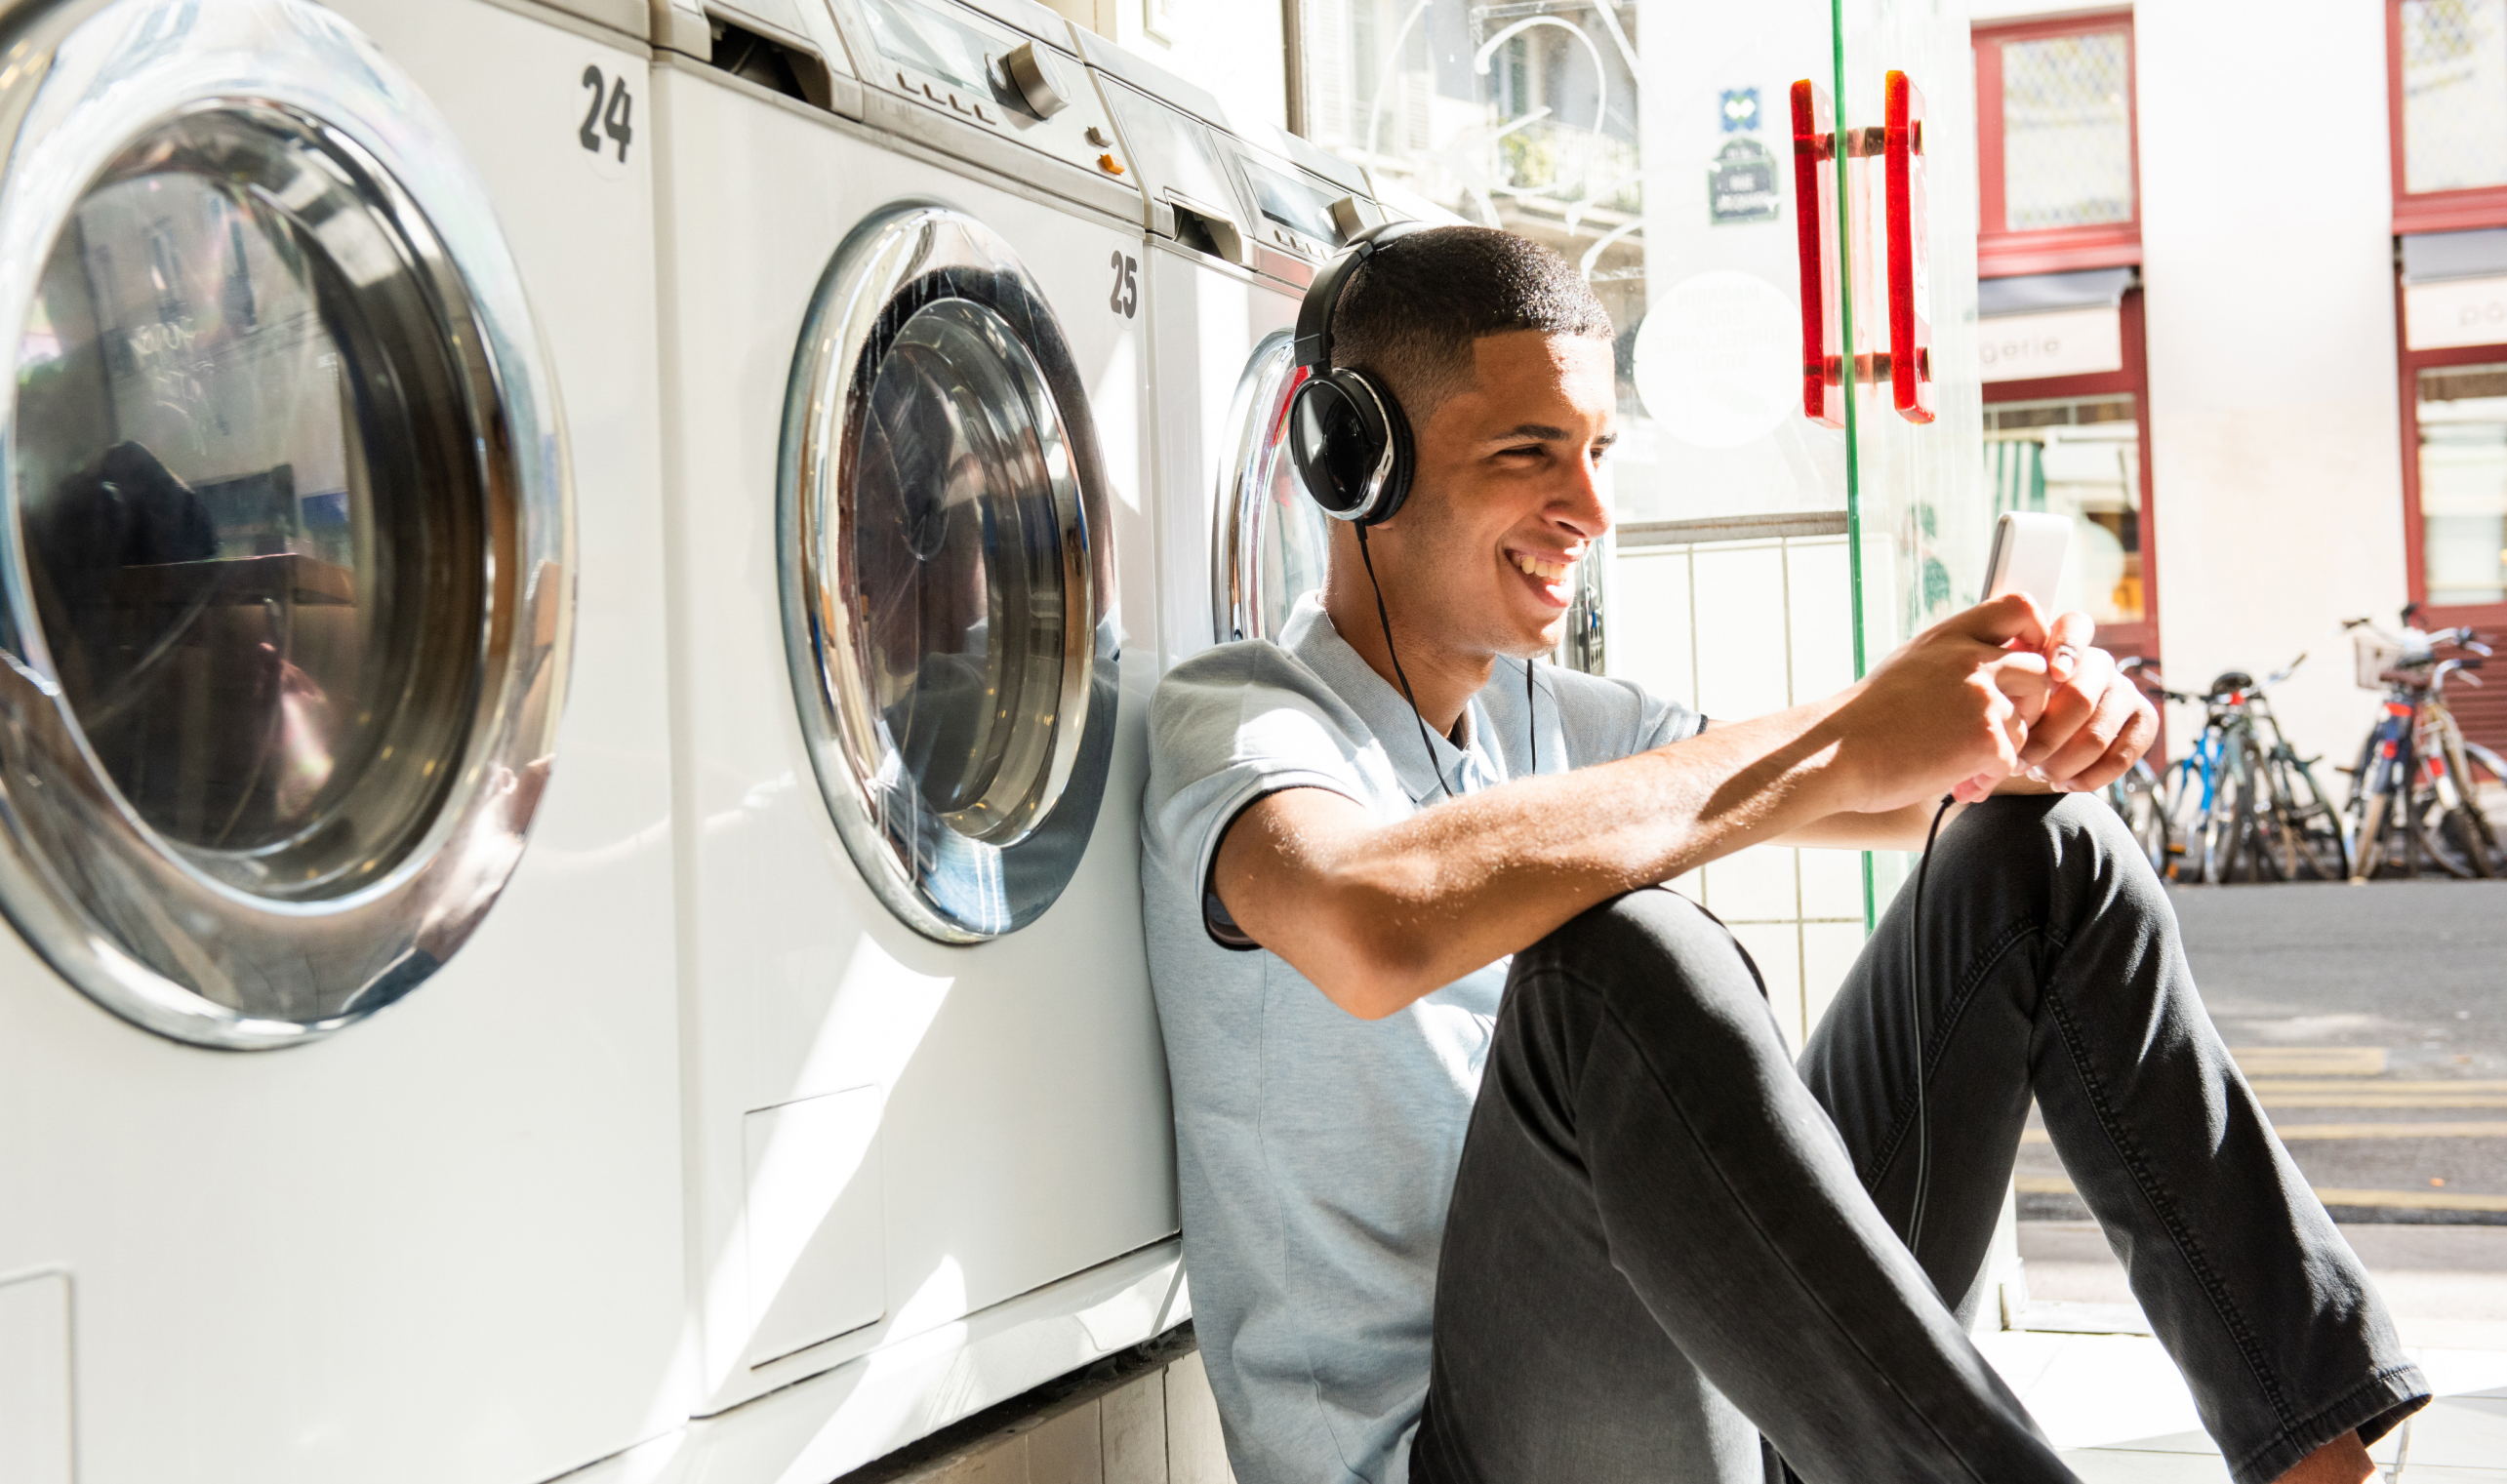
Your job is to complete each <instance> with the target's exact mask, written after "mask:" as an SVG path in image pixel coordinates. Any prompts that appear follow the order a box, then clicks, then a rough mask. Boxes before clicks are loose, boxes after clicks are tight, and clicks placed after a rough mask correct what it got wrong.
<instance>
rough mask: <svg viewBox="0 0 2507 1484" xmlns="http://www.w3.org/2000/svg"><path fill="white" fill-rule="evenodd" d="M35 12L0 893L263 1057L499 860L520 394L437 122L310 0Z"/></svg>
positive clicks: (540, 755)
mask: <svg viewBox="0 0 2507 1484" xmlns="http://www.w3.org/2000/svg"><path fill="white" fill-rule="evenodd" d="M61 27H69V28H70V29H69V30H68V32H67V34H61V35H57V36H55V37H51V38H47V39H50V40H53V41H54V42H55V44H56V47H57V50H56V52H55V61H54V65H53V66H52V67H51V69H50V70H49V73H47V72H46V71H45V70H44V69H40V68H38V69H32V70H33V71H34V73H35V75H36V76H39V77H43V78H44V81H43V83H42V84H41V88H40V91H38V92H35V93H34V94H33V95H32V96H31V97H30V98H29V97H26V96H23V95H20V96H19V97H17V98H14V99H12V98H10V97H8V96H7V95H8V94H9V91H10V86H9V84H8V82H7V81H6V79H5V78H0V103H9V104H14V105H15V106H16V107H19V108H22V109H23V110H24V111H23V120H24V121H23V123H22V125H21V126H20V134H19V141H20V142H19V146H18V152H17V155H16V157H15V158H14V160H13V163H12V168H11V173H10V176H9V179H8V180H6V181H5V182H0V240H8V241H12V242H23V243H29V244H32V245H33V246H34V247H35V251H34V252H32V253H30V254H28V255H24V256H23V257H22V258H13V259H11V260H7V261H0V314H5V315H8V316H14V325H15V343H16V344H17V345H18V346H19V354H18V360H17V369H16V375H15V376H14V377H13V378H12V379H11V380H10V381H9V382H8V383H7V395H8V397H9V398H10V399H11V406H10V408H9V410H8V419H7V427H8V446H7V449H6V468H7V473H8V486H7V491H8V500H9V510H8V518H9V519H10V520H11V521H12V522H14V534H15V536H16V538H17V540H16V542H15V546H16V551H15V557H14V562H15V566H14V570H11V571H8V572H7V573H6V574H5V575H6V579H7V581H6V582H5V583H0V601H5V605H6V607H7V609H8V610H9V612H8V614H7V616H6V617H7V619H8V620H9V622H8V623H7V624H6V625H5V627H0V648H5V649H6V650H8V651H9V653H7V654H6V655H0V769H5V770H6V774H5V776H6V777H7V779H8V795H9V799H10V803H11V806H12V807H11V808H10V810H9V811H7V812H6V815H5V816H0V906H5V909H6V911H7V915H8V917H9V919H10V921H11V922H12V924H14V925H15V926H16V927H17V928H18V930H19V931H20V933H21V934H22V935H23V936H25V937H26V938H27V940H28V941H29V942H30V943H33V944H34V945H35V946H36V947H37V948H38V949H39V950H40V951H42V952H43V953H44V954H45V956H46V957H47V958H48V959H50V960H51V961H52V963H53V964H54V966H55V967H56V968H57V969H59V970H60V971H61V973H62V974H63V976H64V977H65V978H67V979H68V980H69V981H70V982H71V983H74V984H76V985H77V986H78V987H79V988H81V989H83V990H85V991H86V992H87V993H88V994H90V995H91V996H92V997H94V998H96V999H97V1000H99V1001H100V1002H101V1003H103V1004H104V1005H105V1006H106V1008H108V1009H111V1010H113V1011H115V1012H116V1013H118V1014H120V1015H123V1016H124V1017H126V1018H127V1019H130V1020H133V1021H135V1022H137V1023H141V1024H142V1025H145V1026H147V1027H148V1028H150V1029H154V1030H158V1031H161V1032H163V1033H166V1034H168V1035H172V1036H176V1037H178V1038H181V1039H184V1040H189V1041H194V1042H198V1043H201V1044H206V1045H212V1046H221V1047H231V1048H250V1047H265V1046H275V1045H286V1044H293V1043H297V1042H301V1041H303V1040H305V1039H308V1038H310V1037H313V1036H317V1035H320V1034H323V1033H326V1032H328V1031H331V1030H336V1029H338V1028H339V1027H341V1026H343V1025H345V1024H347V1023H350V1022H352V1021H355V1020H357V1019H360V1018H362V1017H363V1016H365V1015H368V1014H371V1013H372V1012H373V1011H375V1010H377V1009H380V1008H381V1007H382V1006H384V1005H385V1004H389V1003H391V1002H392V1001H393V1000H395V999H397V998H399V997H400V996H401V995H403V994H406V993H407V992H408V991H409V990H410V989H412V988H414V987H415V986H416V985H417V984H419V983H423V982H424V981H425V979H427V978H428V977H429V976H430V975H431V974H432V973H433V971H434V970H435V969H436V968H437V967H440V966H441V964H442V963H444V962H445V961H446V960H448V959H449V958H451V957H452V955H453V953H454V951H455V950H456V949H457V948H458V947H459V946H460V944H461V943H463V941H464V940H465V939H466V937H467V936H468V934H469V932H470V931H471V929H472V928H473V927H474V926H475V925H476V924H477V922H478V921H479V919H480V918H481V916H482V915H483V914H484V913H485V912H486V911H487V910H488V908H489V906H490V905H491V904H492V903H493V902H495V900H496V899H497V896H498V895H499V893H500V892H501V890H502V889H503V887H504V885H505V881H506V879H507V878H508V876H509V874H510V872H511V870H512V868H513V866H514V865H515V863H516V862H517V861H518V860H519V857H520V854H521V849H522V838H523V831H524V829H525V827H526V826H527V824H528V822H529V820H530V818H531V814H532V812H533V809H534V807H535V805H536V802H537V798H538V795H539V792H540V789H541V787H542V785H543V783H544V782H545V781H546V776H547V772H548V768H549V765H550V752H551V746H552V738H553V734H554V727H555V722H556V707H557V702H558V698H559V697H560V696H561V695H562V693H563V671H564V660H565V652H566V649H567V640H568V637H569V636H568V632H567V629H568V619H567V613H566V606H567V603H568V601H569V597H570V593H569V582H570V579H569V576H568V572H567V561H566V558H567V555H568V551H569V545H570V541H569V537H568V534H567V530H566V526H567V511H566V495H565V487H564V479H565V472H564V464H565V460H564V450H563V445H562V443H561V442H560V441H559V438H558V435H557V430H556V428H555V426H554V425H553V423H552V422H550V421H546V420H547V419H548V418H549V416H550V411H551V409H552V408H553V405H554V396H553V392H552V391H551V390H550V389H549V387H548V386H547V384H546V380H547V379H546V370H545V368H544V367H543V366H542V364H541V362H540V360H539V352H538V348H537V341H538V337H537V334H536V332H535V331H534V330H533V329H532V328H531V325H530V323H529V320H528V317H527V313H526V311H525V309H524V307H523V297H522V292H521V286H520V283H519V281H518V278H517V277H516V275H515V273H514V270H513V265H512V261H511V259H510V257H509V255H508V254H507V252H506V250H505V244H504V242H503V240H502V238H501V237H500V236H498V235H497V233H496V230H495V227H494V224H493V223H494V218H493V214H492V212H491V211H490V209H489V208H488V205H487V202H486V200H485V197H484V195H483V193H482V192H481V191H480V190H479V189H478V187H477V185H476V184H475V180H474V178H473V177H471V176H470V175H469V174H468V173H467V170H466V168H465V167H463V166H461V165H460V164H459V157H458V152H457V150H456V146H455V145H454V144H453V142H452V140H451V136H450V132H449V130H448V129H446V128H445V126H444V125H443V124H442V122H441V120H440V118H438V117H437V116H436V115H435V114H434V113H433V111H432V109H431V108H430V107H428V106H427V104H426V103H425V100H424V99H423V97H421V96H420V95H418V93H417V92H416V90H415V88H414V87H413V86H412V85H410V84H409V83H408V81H407V79H406V78H404V77H402V76H401V75H400V74H399V73H398V71H397V70H396V69H395V68H393V67H392V66H391V64H390V63H389V62H388V61H387V60H385V59H384V58H383V57H381V56H380V55H379V54H377V53H376V52H375V51H374V49H373V48H372V46H371V45H370V44H369V43H367V42H366V41H365V40H364V39H363V38H362V37H361V36H359V35H357V33H355V32H354V31H353V30H352V29H350V28H348V27H347V26H345V25H344V23H343V22H341V21H340V20H339V19H338V18H337V17H336V16H334V15H331V14H330V13H328V12H325V11H321V10H319V9H318V8H316V7H313V6H311V5H307V4H303V3H299V0H267V3H265V4H263V5H259V6H249V7H240V6H239V7H222V8H212V9H210V10H207V11H203V10H201V9H200V8H198V7H196V6H193V5H189V4H185V3H182V0H168V3H165V4H153V5H152V4H147V3H125V4H124V5H121V6H118V7H114V8H112V9H111V10H108V11H105V12H103V13H101V15H97V16H95V17H94V18H93V19H92V20H85V21H80V20H75V18H74V17H73V19H72V20H65V21H62V22H61V23H60V26H57V27H56V30H59V29H61ZM236 77H250V78H253V79H255V86H254V87H253V88H251V89H238V88H236V87H235V85H234V84H233V82H232V81H231V79H233V78H236ZM263 90H266V91H265V92H263ZM100 99H101V100H109V101H107V102H99V101H98V100H100ZM281 99H284V100H285V101H283V102H282V101H280V100H281ZM9 330H10V326H9V325H8V324H6V323H0V335H6V334H8V333H9Z"/></svg>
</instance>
